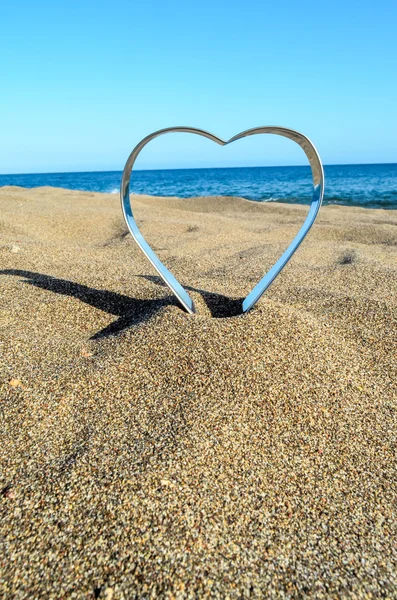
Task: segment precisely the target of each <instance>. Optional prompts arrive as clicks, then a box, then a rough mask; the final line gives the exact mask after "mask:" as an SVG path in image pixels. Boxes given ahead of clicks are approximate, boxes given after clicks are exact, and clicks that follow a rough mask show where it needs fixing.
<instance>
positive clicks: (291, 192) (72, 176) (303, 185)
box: [0, 163, 397, 209]
mask: <svg viewBox="0 0 397 600" xmlns="http://www.w3.org/2000/svg"><path fill="white" fill-rule="evenodd" d="M324 172H325V194H324V204H340V205H345V206H363V207H367V208H384V209H396V208H397V163H389V164H368V165H326V166H325V167H324ZM121 175H122V172H121V171H98V172H95V171H90V172H86V173H35V174H31V175H28V174H25V175H0V186H5V185H16V186H22V187H26V188H34V187H39V186H53V187H60V188H66V189H70V190H82V191H89V192H104V193H111V194H117V193H118V192H119V189H120V181H121ZM130 189H131V192H133V193H135V194H149V195H153V196H179V197H182V198H188V197H194V196H240V197H242V198H247V199H248V200H254V201H256V202H288V203H294V202H296V203H301V204H309V203H310V200H311V194H312V190H313V186H312V182H311V171H310V167H309V166H293V167H227V168H226V167H225V168H212V169H209V168H208V169H206V168H201V169H163V170H145V171H134V172H133V175H132V178H131V185H130Z"/></svg>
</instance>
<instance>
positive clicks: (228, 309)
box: [0, 269, 242, 340]
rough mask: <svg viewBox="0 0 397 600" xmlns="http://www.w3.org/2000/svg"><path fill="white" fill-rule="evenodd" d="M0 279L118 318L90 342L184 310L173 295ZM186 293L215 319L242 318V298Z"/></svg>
mask: <svg viewBox="0 0 397 600" xmlns="http://www.w3.org/2000/svg"><path fill="white" fill-rule="evenodd" d="M0 275H15V276H17V277H23V278H24V281H23V283H26V284H28V285H33V286H35V287H37V288H41V289H43V290H48V291H50V292H54V293H55V294H61V295H62V296H71V297H73V298H77V299H78V300H81V302H85V303H86V304H89V305H90V306H93V307H94V308H98V309H100V310H103V311H104V312H107V313H109V314H111V315H115V316H116V317H118V319H117V320H116V321H114V322H113V323H111V324H110V325H108V326H107V327H105V328H104V329H101V330H100V331H98V332H97V333H95V334H94V335H93V336H91V338H90V339H91V340H96V339H98V338H102V337H108V336H111V335H117V334H118V333H120V332H121V331H123V330H124V329H127V328H129V327H132V326H134V325H138V324H139V323H142V322H143V321H146V320H148V319H150V318H151V317H152V316H153V315H154V314H156V313H157V312H158V311H159V310H160V309H161V308H163V307H164V306H169V305H174V306H178V307H180V308H181V310H184V309H183V308H182V307H181V306H180V304H179V302H178V301H177V299H176V298H175V297H174V296H173V295H167V296H164V298H158V299H155V300H142V299H139V298H130V297H129V296H124V295H123V294H118V293H116V292H109V291H106V290H97V289H95V288H90V287H88V286H86V285H82V284H80V283H74V282H73V281H68V280H67V279H58V278H57V277H52V276H51V275H43V274H41V273H34V272H32V271H24V270H20V269H5V270H3V271H0ZM138 277H142V278H144V279H146V280H147V281H150V282H151V283H154V284H156V285H159V286H161V287H165V288H166V287H167V286H166V285H165V283H164V282H163V280H162V279H161V278H160V277H155V276H152V275H139V276H138ZM186 289H187V290H189V291H194V292H198V293H199V294H201V296H202V297H203V299H204V301H205V302H206V304H207V306H208V308H209V310H210V312H211V315H212V316H213V317H215V318H224V317H233V316H236V315H240V314H242V298H239V299H233V298H228V297H227V296H223V295H222V294H214V293H211V292H207V291H206V290H200V289H195V288H192V287H189V286H186Z"/></svg>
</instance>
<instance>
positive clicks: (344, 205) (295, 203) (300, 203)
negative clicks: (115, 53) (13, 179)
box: [0, 185, 397, 212]
mask: <svg viewBox="0 0 397 600" xmlns="http://www.w3.org/2000/svg"><path fill="white" fill-rule="evenodd" d="M13 190H26V191H28V190H53V191H54V192H57V191H60V192H74V193H76V194H101V195H103V196H112V197H113V196H119V194H120V192H119V190H117V191H114V192H96V191H90V190H77V189H71V188H62V187H55V186H37V187H31V188H28V187H23V186H17V185H15V186H14V185H4V186H0V192H1V191H10V192H12V191H13ZM131 196H132V197H134V198H140V197H142V198H153V199H157V200H162V199H163V200H175V199H178V200H187V201H188V200H198V199H204V200H205V199H209V198H224V199H225V200H227V199H232V200H234V199H237V200H242V201H246V202H252V203H254V204H264V205H274V204H276V205H278V204H281V205H287V206H310V204H311V202H310V201H307V202H303V201H299V199H297V200H280V199H278V200H253V199H250V198H244V197H243V196H224V195H222V196H219V195H215V196H213V195H211V196H189V197H182V196H151V195H148V194H136V193H134V192H131ZM332 206H339V207H342V208H359V209H361V208H363V209H365V210H384V211H387V212H389V211H393V210H397V205H396V206H368V205H366V204H347V203H343V201H341V202H339V201H338V202H330V201H327V200H326V199H324V201H323V203H322V207H321V209H320V210H323V208H325V207H332Z"/></svg>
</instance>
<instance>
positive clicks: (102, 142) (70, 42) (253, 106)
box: [0, 0, 397, 173]
mask: <svg viewBox="0 0 397 600" xmlns="http://www.w3.org/2000/svg"><path fill="white" fill-rule="evenodd" d="M0 86H1V87H0V173H26V172H27V173H32V172H50V171H82V170H113V169H122V168H123V166H124V163H125V160H126V158H127V156H128V154H129V152H130V151H131V149H132V148H133V146H134V145H135V144H136V143H137V142H138V141H139V140H140V139H141V138H142V137H144V136H145V135H146V134H148V133H150V132H152V131H154V130H155V129H159V128H162V127H168V126H172V125H191V126H196V127H200V128H203V129H208V130H209V131H211V132H213V133H216V134H217V135H219V136H222V137H225V138H228V137H230V136H232V135H233V134H235V133H236V132H238V131H241V130H243V129H247V128H250V127H255V126H259V125H273V124H275V125H284V126H286V127H291V128H294V129H298V130H300V131H302V132H303V133H305V134H306V135H308V136H309V137H310V138H311V139H312V141H313V142H314V143H315V145H316V146H317V148H318V150H319V152H320V155H321V157H322V159H323V162H324V163H325V164H335V163H360V162H397V2H396V0H388V1H385V0H379V1H377V2H374V1H373V0H371V1H365V0H364V1H363V2H360V1H355V0H350V1H349V0H344V1H340V0H332V1H330V2H328V1H326V2H322V3H321V2H317V1H316V2H314V1H312V0H310V1H308V0H302V1H298V0H287V1H280V0H278V1H271V2H266V1H265V0H255V1H253V0H246V1H245V2H243V1H242V0H211V1H210V0H200V2H190V1H189V0H183V1H182V0H143V1H139V2H138V1H137V0H114V1H112V2H110V1H109V0H108V1H106V2H105V1H103V0H95V1H93V0H79V1H77V0H67V1H63V0H51V1H43V0H35V1H31V0H29V1H27V0H20V1H19V2H13V1H12V0H4V2H2V5H1V9H0ZM265 137H266V138H269V139H266V140H265V138H264V137H262V138H261V139H260V140H252V139H251V140H243V141H242V142H240V145H239V146H238V147H237V145H236V146H235V147H234V148H233V147H230V148H228V149H221V148H218V147H217V146H215V145H214V144H211V142H209V141H208V140H199V139H192V136H190V137H189V139H188V136H185V135H181V134H179V135H178V134H174V135H173V136H171V138H170V139H168V140H166V139H160V140H156V141H155V142H153V146H152V147H148V148H147V150H146V151H145V153H144V154H142V158H141V159H140V162H139V166H140V167H141V168H161V167H167V168H168V167H185V166H186V167H187V166H221V165H228V164H230V165H237V164H241V165H245V164H246V165H251V164H252V165H262V164H263V165H266V164H269V165H278V164H303V163H304V161H303V158H302V155H301V154H300V153H299V152H298V153H297V152H296V151H295V149H294V148H293V147H292V146H293V145H292V142H290V141H288V140H283V141H282V142H278V141H277V140H274V139H271V138H273V136H265Z"/></svg>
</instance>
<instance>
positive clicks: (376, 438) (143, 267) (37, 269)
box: [0, 187, 397, 599]
mask: <svg viewBox="0 0 397 600" xmlns="http://www.w3.org/2000/svg"><path fill="white" fill-rule="evenodd" d="M133 206H134V208H135V214H136V217H137V220H138V223H139V224H140V227H141V230H142V232H143V233H144V235H145V236H146V237H147V239H148V241H149V243H151V245H152V247H153V249H154V250H155V251H156V252H157V253H158V255H159V257H160V258H161V260H163V261H164V263H165V264H166V265H167V267H168V268H170V269H171V271H172V272H173V273H174V275H175V276H176V277H177V278H178V279H179V280H180V281H181V283H182V284H183V285H184V286H185V287H186V288H187V289H188V291H189V294H191V296H192V298H193V300H194V302H195V304H196V307H197V309H198V314H197V315H194V316H189V315H187V314H186V313H184V312H183V311H182V309H180V308H179V306H178V304H177V302H176V301H175V299H174V298H173V297H172V295H171V293H170V292H169V291H168V288H166V287H165V286H164V285H162V283H161V281H160V280H159V278H158V277H157V276H156V273H155V272H154V271H153V270H152V267H151V266H150V264H149V263H148V262H147V260H146V259H145V257H144V256H143V254H141V252H140V251H139V249H138V248H137V247H136V245H135V243H134V241H133V240H132V238H131V236H130V235H129V234H127V232H126V228H125V225H124V222H123V220H122V216H121V210H120V206H119V199H118V196H117V195H105V194H93V193H81V192H73V191H68V190H58V189H53V188H38V189H35V190H25V189H22V188H11V187H8V188H0V261H1V262H0V290H1V294H0V351H1V357H2V358H1V371H0V392H1V399H0V421H1V428H0V431H1V434H0V435H1V443H0V460H1V462H0V489H2V497H1V498H0V507H1V518H0V523H1V524H0V530H1V535H2V536H3V549H4V550H3V551H2V553H1V554H2V555H3V556H2V559H1V562H0V575H1V577H0V586H3V587H2V588H0V594H1V593H3V594H4V595H5V596H6V597H18V598H23V597H28V596H30V597H41V598H47V597H53V598H61V597H64V598H68V597H72V593H73V592H74V593H75V594H76V595H75V596H74V597H77V598H85V597H87V598H92V597H101V598H102V597H103V598H112V597H113V598H115V599H116V598H132V597H135V596H138V597H147V598H149V597H161V598H163V597H169V598H193V597H197V598H204V597H222V598H225V597H229V598H244V597H252V598H255V597H257V598H263V597H287V598H298V597H301V598H304V597H305V598H306V597H313V598H314V597H315V598H322V597H324V598H330V597H344V598H361V597H363V598H364V597H368V598H370V597H374V598H375V597H397V577H396V572H397V551H396V544H395V540H396V536H397V503H396V501H397V493H396V476H397V469H396V465H397V462H396V458H397V457H396V449H397V446H396V439H397V438H396V436H397V394H396V371H397V369H396V365H397V362H396V347H397V345H396V342H397V334H396V314H397V311H396V304H397V294H396V290H397V285H396V274H397V262H396V258H397V214H396V211H383V210H366V209H360V208H347V207H337V206H332V207H324V208H322V209H321V211H320V214H319V217H318V220H317V221H316V223H315V225H314V226H313V229H312V230H311V232H310V233H309V235H308V237H307V238H306V239H305V241H304V242H303V244H302V246H301V247H300V249H299V250H298V251H297V253H296V254H295V256H294V257H293V259H292V260H291V262H290V263H289V265H288V266H287V267H286V268H285V269H284V271H283V272H282V274H281V275H280V276H279V277H278V279H277V280H276V281H275V282H274V284H273V285H272V287H271V288H270V289H269V290H268V292H267V293H266V294H265V296H263V298H262V299H261V301H260V302H259V304H258V305H257V306H256V307H255V308H254V310H252V311H251V312H250V313H249V314H247V315H241V314H239V313H240V299H241V298H243V297H244V296H245V295H246V294H247V293H248V292H249V291H250V290H251V289H252V288H253V286H254V285H255V284H256V282H257V281H258V280H259V279H260V278H261V276H262V275H263V273H264V272H265V271H266V270H267V269H268V268H269V267H270V266H271V265H272V264H273V263H274V262H275V260H276V258H278V256H279V255H280V254H281V252H282V251H283V249H285V247H286V246H287V245H288V243H289V241H290V240H291V239H292V237H293V236H294V235H295V233H296V232H297V231H298V229H299V227H300V224H301V222H302V221H303V220H304V217H305V214H306V213H307V210H308V207H307V206H299V205H294V206H290V205H285V204H258V203H253V202H249V201H246V200H242V199H239V198H227V199H225V198H195V199H189V200H182V199H178V198H168V199H165V198H150V197H135V198H134V199H133ZM151 594H152V595H151Z"/></svg>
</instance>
